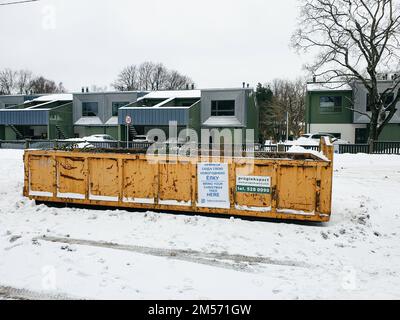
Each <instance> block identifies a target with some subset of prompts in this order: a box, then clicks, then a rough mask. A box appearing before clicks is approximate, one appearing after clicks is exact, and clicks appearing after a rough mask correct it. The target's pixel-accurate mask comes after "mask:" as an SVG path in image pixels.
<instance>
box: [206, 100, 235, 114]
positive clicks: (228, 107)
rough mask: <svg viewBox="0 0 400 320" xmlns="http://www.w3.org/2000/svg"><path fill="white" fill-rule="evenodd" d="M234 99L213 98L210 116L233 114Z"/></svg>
mask: <svg viewBox="0 0 400 320" xmlns="http://www.w3.org/2000/svg"><path fill="white" fill-rule="evenodd" d="M234 115H235V100H214V101H211V116H213V117H222V116H234Z"/></svg>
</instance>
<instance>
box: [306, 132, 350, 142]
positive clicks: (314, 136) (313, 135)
mask: <svg viewBox="0 0 400 320" xmlns="http://www.w3.org/2000/svg"><path fill="white" fill-rule="evenodd" d="M321 137H329V138H330V140H331V142H332V143H333V144H349V143H350V142H349V141H346V140H343V139H338V138H336V137H335V136H334V135H332V134H329V133H307V134H303V135H302V136H301V137H300V138H299V139H301V138H305V139H311V140H314V141H316V142H318V143H319V141H320V140H321Z"/></svg>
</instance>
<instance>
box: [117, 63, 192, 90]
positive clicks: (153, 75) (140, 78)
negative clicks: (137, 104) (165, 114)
mask: <svg viewBox="0 0 400 320" xmlns="http://www.w3.org/2000/svg"><path fill="white" fill-rule="evenodd" d="M192 83H193V81H192V79H190V78H189V77H187V76H184V75H182V74H180V73H179V72H178V71H175V70H172V71H171V70H168V69H167V68H166V67H165V66H164V65H163V64H162V63H154V62H149V61H147V62H144V63H142V64H140V65H139V66H138V67H137V66H135V65H131V66H128V67H126V68H124V69H123V70H122V71H121V73H120V74H119V75H118V78H117V80H116V81H115V82H114V83H113V84H112V87H114V88H115V89H116V90H119V91H125V90H146V91H147V90H179V89H185V88H186V87H187V86H189V85H190V84H192Z"/></svg>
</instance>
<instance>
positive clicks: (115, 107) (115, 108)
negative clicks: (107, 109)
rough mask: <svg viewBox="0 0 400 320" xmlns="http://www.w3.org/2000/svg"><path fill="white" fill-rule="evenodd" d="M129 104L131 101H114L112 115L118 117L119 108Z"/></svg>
mask: <svg viewBox="0 0 400 320" xmlns="http://www.w3.org/2000/svg"><path fill="white" fill-rule="evenodd" d="M127 104H129V102H126V101H125V102H121V101H119V102H113V103H112V116H113V117H118V110H119V108H122V107H124V106H126V105H127Z"/></svg>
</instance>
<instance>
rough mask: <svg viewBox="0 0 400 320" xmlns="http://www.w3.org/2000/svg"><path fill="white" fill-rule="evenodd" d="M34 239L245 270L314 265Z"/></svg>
mask: <svg viewBox="0 0 400 320" xmlns="http://www.w3.org/2000/svg"><path fill="white" fill-rule="evenodd" d="M33 240H34V241H47V242H53V243H64V244H70V245H83V246H92V247H98V248H106V249H114V250H122V251H130V252H135V253H139V254H145V255H151V256H156V257H165V258H169V259H175V260H181V261H187V262H193V263H200V264H205V265H210V266H214V267H221V268H225V269H226V268H228V269H234V270H237V271H245V272H257V271H256V270H255V269H254V268H251V267H257V266H258V267H259V266H262V265H265V264H269V265H279V266H287V267H299V268H311V267H312V266H310V265H308V264H306V263H302V262H298V261H289V260H286V261H283V260H274V259H271V258H267V257H254V256H246V255H237V254H228V253H226V252H201V251H194V250H181V249H162V248H152V247H142V246H135V245H126V244H117V243H112V242H105V241H93V240H83V239H72V238H62V237H51V236H43V237H40V238H35V239H33Z"/></svg>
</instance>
